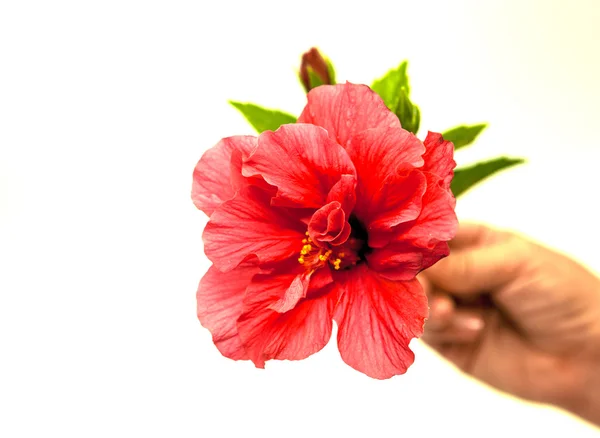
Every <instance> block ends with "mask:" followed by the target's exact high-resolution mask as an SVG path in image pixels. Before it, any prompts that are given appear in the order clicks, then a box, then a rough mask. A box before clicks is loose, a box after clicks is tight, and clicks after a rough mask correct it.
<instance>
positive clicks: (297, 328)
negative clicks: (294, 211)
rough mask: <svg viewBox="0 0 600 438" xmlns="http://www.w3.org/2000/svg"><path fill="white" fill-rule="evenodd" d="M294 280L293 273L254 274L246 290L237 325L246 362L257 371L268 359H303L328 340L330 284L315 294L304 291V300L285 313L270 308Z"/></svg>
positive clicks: (333, 297)
mask: <svg viewBox="0 0 600 438" xmlns="http://www.w3.org/2000/svg"><path fill="white" fill-rule="evenodd" d="M324 270H325V269H321V270H319V271H316V272H315V274H316V273H318V272H320V271H324ZM295 278H296V275H295V274H294V273H291V274H290V273H287V274H279V275H274V274H268V275H262V274H258V275H256V276H255V277H254V278H253V280H252V283H251V284H250V286H249V287H248V289H247V290H246V297H245V298H244V312H243V313H242V315H241V316H240V318H239V319H238V322H237V325H238V331H239V333H240V337H241V338H242V342H243V344H244V347H245V348H246V351H247V352H248V355H249V357H250V359H251V360H252V361H253V362H254V364H255V365H256V366H257V367H259V368H264V365H265V361H267V360H270V359H280V360H283V359H288V360H300V359H305V358H307V357H308V356H310V355H312V354H314V353H316V352H317V351H319V350H321V349H322V348H323V347H324V346H325V345H326V344H327V342H328V341H329V338H330V337H331V328H332V315H333V309H334V306H335V303H336V301H337V294H336V291H335V285H334V283H328V285H327V286H325V287H323V288H322V289H321V290H320V291H319V293H315V292H314V291H312V290H311V291H308V292H307V294H308V297H307V298H305V299H301V300H300V301H299V302H298V303H297V304H296V305H295V307H294V308H293V309H291V310H289V311H287V312H285V313H280V312H277V311H275V310H273V309H272V308H271V305H272V303H273V302H277V301H278V300H279V299H280V298H281V297H282V296H284V295H285V293H286V291H287V290H289V287H290V285H291V284H292V282H293V281H294V279H295ZM322 283H323V279H322V278H321V279H317V280H316V281H315V284H317V285H322ZM312 284H313V281H312V280H311V286H312ZM309 287H310V286H309Z"/></svg>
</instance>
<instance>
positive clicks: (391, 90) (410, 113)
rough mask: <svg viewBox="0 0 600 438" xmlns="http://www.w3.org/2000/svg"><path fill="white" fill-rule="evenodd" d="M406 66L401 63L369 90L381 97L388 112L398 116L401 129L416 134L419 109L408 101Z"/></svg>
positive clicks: (419, 116)
mask: <svg viewBox="0 0 600 438" xmlns="http://www.w3.org/2000/svg"><path fill="white" fill-rule="evenodd" d="M407 66H408V62H407V61H404V62H402V63H401V64H400V65H399V66H398V67H396V68H393V69H391V70H390V71H388V72H387V73H386V74H385V75H383V76H382V77H381V78H379V79H377V80H375V81H374V82H373V85H371V88H372V89H373V91H375V92H376V93H377V94H379V96H381V98H382V99H383V102H384V103H385V105H386V106H387V107H388V108H389V109H390V111H392V112H393V113H394V114H396V115H397V116H398V118H399V119H400V123H401V124H402V127H403V128H404V129H406V130H407V131H410V132H412V133H413V134H416V133H417V131H418V130H419V123H420V120H421V112H420V111H419V107H418V106H416V105H415V104H413V103H412V102H411V100H410V85H409V83H408V75H407V74H406V68H407Z"/></svg>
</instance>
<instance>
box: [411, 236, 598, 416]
mask: <svg viewBox="0 0 600 438" xmlns="http://www.w3.org/2000/svg"><path fill="white" fill-rule="evenodd" d="M451 249H452V250H451V255H450V256H449V257H448V258H446V259H444V260H441V261H440V262H439V263H438V264H436V265H435V266H433V267H431V268H430V269H428V270H427V271H425V272H423V273H422V274H421V276H420V280H421V281H422V283H423V284H424V287H425V290H426V291H427V293H428V295H429V298H430V308H431V310H430V317H429V320H428V322H427V323H426V325H425V334H424V336H423V339H424V340H425V341H426V342H427V343H428V344H429V345H431V346H432V347H433V348H434V349H436V350H437V351H439V352H440V353H441V354H442V355H443V356H445V357H446V358H447V359H449V360H450V361H452V362H453V363H454V364H455V365H457V366H458V367H459V368H460V369H462V370H463V371H465V372H467V373H469V374H471V375H473V376H474V377H476V378H478V379H480V380H482V381H484V382H486V383H488V384H490V385H492V386H495V387H496V388H498V389H500V390H503V391H506V392H509V393H511V394H514V395H517V396H520V397H523V398H526V399H529V400H533V401H537V402H543V403H552V404H555V405H558V406H561V407H563V408H565V409H568V410H570V411H572V412H574V413H575V414H578V415H580V416H582V417H584V418H586V419H588V420H589V421H593V422H596V423H597V424H599V425H600V280H599V279H598V278H597V277H595V276H594V275H592V274H591V273H590V272H588V271H587V270H586V269H584V268H583V267H582V266H580V265H579V264H577V263H575V262H574V261H572V260H570V259H569V258H567V257H565V256H563V255H560V254H558V253H556V252H553V251H551V250H549V249H546V248H543V247H541V246H539V245H536V244H534V243H533V242H530V241H528V240H526V239H523V238H521V237H519V236H517V235H515V234H512V233H508V232H502V231H496V230H493V229H491V228H487V227H484V226H481V225H470V224H461V227H460V229H459V232H458V234H457V236H456V238H455V239H454V241H452V242H451Z"/></svg>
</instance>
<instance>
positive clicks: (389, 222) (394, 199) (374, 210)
mask: <svg viewBox="0 0 600 438" xmlns="http://www.w3.org/2000/svg"><path fill="white" fill-rule="evenodd" d="M426 188H427V182H426V177H425V175H423V173H422V172H420V171H418V170H412V171H408V172H402V173H400V174H398V175H394V176H391V177H389V178H388V179H387V180H386V181H384V182H383V184H382V185H381V187H380V188H379V190H377V191H376V192H375V193H374V194H372V197H371V198H367V197H365V198H363V199H364V201H363V202H360V201H359V203H358V205H357V208H356V211H355V214H356V217H357V218H358V219H359V220H360V221H361V222H362V223H363V224H364V225H365V228H366V229H367V232H368V233H369V246H371V247H372V248H375V247H377V246H378V240H379V235H380V234H381V233H383V234H385V235H387V234H388V233H390V232H392V228H393V227H395V226H397V225H399V224H402V223H406V222H409V221H414V220H415V219H416V218H417V217H419V214H420V213H421V208H422V205H423V199H422V198H423V195H424V193H425V190H426ZM359 199H360V198H359Z"/></svg>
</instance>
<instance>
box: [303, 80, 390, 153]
mask: <svg viewBox="0 0 600 438" xmlns="http://www.w3.org/2000/svg"><path fill="white" fill-rule="evenodd" d="M298 122H300V123H311V124H313V125H318V126H322V127H323V128H325V129H326V130H327V132H328V133H329V136H330V137H331V139H332V140H334V141H335V142H337V143H338V144H340V145H342V146H344V147H346V146H347V144H348V142H349V141H350V139H351V138H352V137H354V136H355V135H356V134H358V133H360V132H362V131H365V130H367V129H371V128H384V129H385V128H400V120H398V117H396V115H395V114H394V113H392V112H391V111H390V110H389V109H388V108H387V107H386V106H385V103H384V102H383V100H381V97H379V95H378V94H377V93H375V92H374V91H373V90H371V89H370V88H369V87H367V86H366V85H356V84H351V83H346V84H339V85H323V86H321V87H317V88H314V89H312V90H311V91H310V92H309V93H308V103H307V104H306V107H305V108H304V111H302V114H300V117H298Z"/></svg>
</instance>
